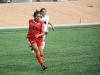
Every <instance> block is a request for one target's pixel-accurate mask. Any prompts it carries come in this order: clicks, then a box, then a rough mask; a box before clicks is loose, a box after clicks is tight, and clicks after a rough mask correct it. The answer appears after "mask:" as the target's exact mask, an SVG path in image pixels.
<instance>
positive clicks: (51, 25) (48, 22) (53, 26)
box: [48, 22, 55, 30]
mask: <svg viewBox="0 0 100 75" xmlns="http://www.w3.org/2000/svg"><path fill="white" fill-rule="evenodd" d="M48 24H49V25H51V27H52V30H54V29H55V28H54V26H53V25H52V24H51V23H50V22H48Z"/></svg>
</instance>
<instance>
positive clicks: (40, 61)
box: [32, 44, 47, 70]
mask: <svg viewBox="0 0 100 75" xmlns="http://www.w3.org/2000/svg"><path fill="white" fill-rule="evenodd" d="M41 47H42V46H41ZM32 48H34V51H35V53H36V58H37V60H38V62H39V63H40V65H41V67H42V69H43V70H45V69H47V68H46V67H45V66H44V62H43V60H42V57H41V55H40V50H39V48H38V46H37V44H32Z"/></svg>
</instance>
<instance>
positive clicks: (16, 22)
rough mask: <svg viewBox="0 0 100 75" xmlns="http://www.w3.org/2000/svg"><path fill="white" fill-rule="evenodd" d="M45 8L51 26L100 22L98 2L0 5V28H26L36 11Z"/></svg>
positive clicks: (91, 0) (94, 0) (95, 0)
mask: <svg viewBox="0 0 100 75" xmlns="http://www.w3.org/2000/svg"><path fill="white" fill-rule="evenodd" d="M42 7H45V8H46V9H47V14H48V15H49V16H50V21H51V22H52V23H53V24H72V23H79V21H80V17H81V20H82V23H96V22H100V0H88V1H83V0H81V1H68V2H40V3H37V2H33V3H11V4H0V27H3V26H22V25H23V26H26V25H28V20H29V19H30V18H32V14H33V12H34V11H35V10H36V9H38V10H39V9H40V8H42Z"/></svg>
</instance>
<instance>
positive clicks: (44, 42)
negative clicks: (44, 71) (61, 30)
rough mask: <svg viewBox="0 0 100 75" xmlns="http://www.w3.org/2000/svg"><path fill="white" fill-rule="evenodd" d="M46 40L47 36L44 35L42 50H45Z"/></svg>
mask: <svg viewBox="0 0 100 75" xmlns="http://www.w3.org/2000/svg"><path fill="white" fill-rule="evenodd" d="M45 39H46V35H44V36H43V38H42V45H43V46H42V49H44V47H45Z"/></svg>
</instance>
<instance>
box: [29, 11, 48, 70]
mask: <svg viewBox="0 0 100 75" xmlns="http://www.w3.org/2000/svg"><path fill="white" fill-rule="evenodd" d="M33 17H34V19H30V20H29V30H28V34H27V39H28V42H29V45H30V46H31V47H32V48H33V49H34V51H35V53H36V58H37V60H38V61H39V63H40V65H41V67H42V69H43V70H45V69H47V67H46V66H45V65H44V62H43V59H42V56H43V52H42V37H43V35H44V25H43V22H42V21H41V20H40V11H37V10H36V11H35V12H34V14H33Z"/></svg>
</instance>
